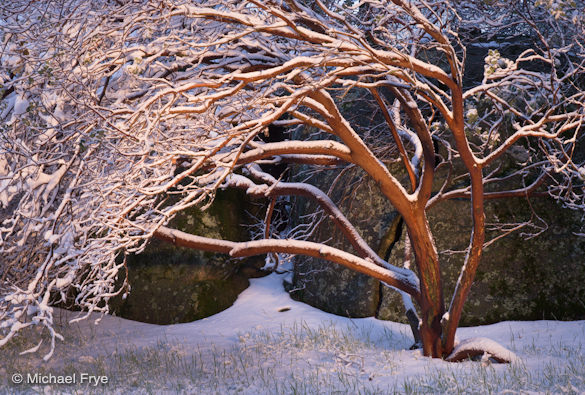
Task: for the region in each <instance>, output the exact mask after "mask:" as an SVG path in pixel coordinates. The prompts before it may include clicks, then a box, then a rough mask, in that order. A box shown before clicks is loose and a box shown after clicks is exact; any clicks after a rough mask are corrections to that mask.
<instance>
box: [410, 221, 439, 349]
mask: <svg viewBox="0 0 585 395" xmlns="http://www.w3.org/2000/svg"><path fill="white" fill-rule="evenodd" d="M405 221H406V222H407V225H408V232H409V236H410V239H411V242H412V248H413V250H414V255H415V262H416V265H417V268H418V271H419V277H420V289H421V296H420V301H419V303H420V307H421V315H422V316H421V320H422V323H421V328H420V332H421V337H422V343H423V353H424V355H425V356H430V357H433V358H441V357H443V346H442V331H443V329H442V326H441V319H442V318H443V314H444V313H445V306H444V303H443V285H442V281H441V271H440V268H439V257H438V254H437V249H436V247H435V242H434V240H433V236H432V234H431V230H430V227H429V223H428V221H427V217H426V214H425V212H424V210H420V211H416V212H414V213H413V215H412V216H411V217H410V218H408V219H406V218H405Z"/></svg>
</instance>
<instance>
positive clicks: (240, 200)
mask: <svg viewBox="0 0 585 395" xmlns="http://www.w3.org/2000/svg"><path fill="white" fill-rule="evenodd" d="M246 210H248V211H250V210H254V206H253V205H252V203H251V202H250V200H249V199H247V197H246V196H245V194H244V193H242V192H241V191H237V190H228V191H218V193H217V196H216V198H215V200H214V202H213V204H212V205H211V206H210V207H209V208H208V209H207V210H205V211H201V210H200V209H199V208H197V207H192V208H189V209H187V210H185V211H183V212H181V213H180V214H178V215H177V216H176V217H175V218H174V219H173V220H172V221H171V223H170V224H169V227H171V228H175V229H179V230H182V231H184V232H187V233H191V234H195V235H199V236H206V237H213V238H218V239H223V240H232V241H243V240H246V239H247V238H248V237H249V236H248V234H247V231H246V228H245V227H244V226H242V224H245V223H246V221H247V217H246V214H245V212H246ZM127 262H128V263H127V266H128V282H129V283H130V286H131V290H130V293H129V294H128V296H127V298H126V299H122V298H121V297H116V298H114V299H112V300H110V303H109V304H110V309H111V310H112V312H114V313H115V314H116V315H119V316H121V317H124V318H128V319H132V320H136V321H142V322H149V323H153V324H173V323H179V322H189V321H193V320H196V319H200V318H204V317H207V316H210V315H212V314H216V313H218V312H220V311H222V310H225V309H226V308H228V307H230V306H231V305H232V304H233V302H234V301H235V300H236V298H237V296H238V295H239V294H240V293H241V292H242V291H243V290H244V289H246V288H247V287H248V285H249V282H248V278H249V277H257V276H261V275H263V273H262V272H260V270H259V268H260V267H261V266H262V265H263V258H262V257H251V258H247V259H233V258H231V257H229V256H228V255H225V254H215V253H210V252H203V251H199V250H193V249H189V248H183V247H176V246H174V245H171V244H168V243H165V242H162V241H160V240H157V239H153V240H151V241H150V243H149V245H148V246H147V247H146V249H145V250H144V252H143V253H141V254H139V255H135V256H129V257H128V259H127Z"/></svg>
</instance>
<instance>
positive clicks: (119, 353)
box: [0, 274, 585, 394]
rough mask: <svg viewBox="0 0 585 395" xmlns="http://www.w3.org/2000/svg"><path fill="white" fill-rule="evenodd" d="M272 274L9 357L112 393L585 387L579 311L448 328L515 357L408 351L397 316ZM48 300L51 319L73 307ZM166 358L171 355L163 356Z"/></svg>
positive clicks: (77, 327) (84, 327)
mask: <svg viewBox="0 0 585 395" xmlns="http://www.w3.org/2000/svg"><path fill="white" fill-rule="evenodd" d="M282 279H283V276H282V275H276V274H271V275H269V276H267V277H264V278H261V279H252V280H250V281H251V285H250V287H249V288H248V289H246V290H245V291H244V292H242V293H241V294H240V296H239V297H238V299H237V300H236V302H235V303H234V305H233V306H232V307H230V308H228V309H227V310H225V311H223V312H221V313H218V314H216V315H213V316H211V317H208V318H204V319H202V320H199V321H194V322H190V323H184V324H175V325H167V326H159V325H152V324H145V323H139V322H135V321H129V320H125V319H122V318H119V317H113V316H109V315H106V316H104V317H103V318H102V319H101V320H100V322H99V324H98V325H94V319H96V318H98V317H99V315H97V314H95V313H92V315H91V317H92V318H90V319H88V320H85V321H81V322H79V323H76V324H74V325H72V327H70V328H69V330H68V329H66V328H65V327H64V328H62V333H63V331H65V332H67V331H69V332H70V333H69V335H66V340H65V342H64V343H60V344H58V345H57V349H56V352H55V355H54V356H53V357H52V358H51V360H49V361H48V362H46V363H43V362H42V361H40V355H42V354H43V352H42V350H43V347H40V349H41V350H40V351H39V353H37V354H34V353H33V354H27V355H26V356H25V355H18V356H16V357H15V358H16V359H17V363H16V364H15V366H20V365H22V366H26V369H28V371H27V372H32V373H34V372H35V370H34V369H35V368H34V367H31V366H34V364H35V363H36V364H38V369H43V371H45V372H48V373H51V374H58V373H59V372H60V371H63V370H62V369H64V367H67V366H68V369H69V371H70V370H71V366H74V367H77V369H79V372H81V373H84V372H85V373H87V372H90V373H91V372H92V369H94V370H96V369H97V370H96V371H99V372H100V373H99V374H103V372H104V371H105V373H106V374H107V375H109V377H110V383H109V384H107V385H108V386H109V387H108V388H106V389H107V392H114V393H145V392H154V393H160V392H172V393H175V392H177V393H193V392H197V393H202V394H206V393H228V394H229V393H244V394H264V393H266V394H269V393H275V392H277V393H281V392H282V393H292V392H294V391H295V390H299V387H298V386H300V389H301V390H302V391H300V392H301V393H332V392H335V391H339V392H340V393H357V392H365V391H371V392H376V391H378V392H380V393H389V392H394V391H398V392H409V391H414V392H440V393H448V392H451V393H454V392H465V391H467V390H469V391H471V392H488V390H489V391H490V392H505V391H508V390H509V391H512V392H533V393H540V392H546V391H549V392H553V393H558V392H577V393H579V392H581V393H582V392H583V391H585V368H584V367H583V366H584V365H585V364H584V362H585V349H584V348H583V347H582V343H581V339H583V337H584V335H585V321H574V322H556V321H536V322H501V323H497V324H493V325H486V326H479V327H471V328H460V329H459V331H458V337H459V338H460V339H472V338H477V337H482V338H489V339H491V340H486V339H482V340H481V342H483V345H484V346H485V345H486V344H487V346H488V347H489V348H490V349H491V350H495V351H494V352H497V351H498V350H497V349H498V348H500V350H499V352H508V351H507V350H510V351H512V352H513V353H515V355H516V356H517V358H513V359H514V362H513V363H512V364H496V363H493V362H492V359H490V358H488V357H490V355H487V356H484V357H483V358H481V361H477V362H474V361H465V362H461V363H450V362H446V361H443V360H437V359H431V358H426V357H423V356H422V355H421V352H420V350H409V349H408V348H409V347H410V345H411V344H412V342H413V341H412V337H411V334H410V329H409V327H408V325H405V324H399V323H394V322H389V321H381V320H377V319H374V318H361V319H349V318H344V317H339V316H335V315H332V314H328V313H325V312H322V311H320V310H318V309H315V308H313V307H310V306H308V305H306V304H304V303H300V302H297V301H294V300H292V299H291V298H290V296H289V295H288V293H286V292H285V291H284V289H283V286H282ZM55 310H56V321H57V322H65V321H66V320H69V319H72V318H75V317H76V316H77V314H78V313H72V312H68V311H65V310H58V309H55ZM71 328H74V329H71ZM81 334H83V335H81ZM68 337H69V340H68V339H67V338H68ZM72 337H73V339H72ZM80 338H83V339H82V340H80ZM460 344H461V345H465V344H467V345H471V346H473V345H474V344H477V340H467V341H461V342H460ZM45 347H47V346H45ZM504 348H505V349H504ZM506 349H507V350H506ZM20 351H22V350H20ZM173 358H175V359H177V360H179V361H182V362H181V363H179V364H177V365H173V362H172V360H174V359H173ZM25 359H26V360H27V362H26V363H24V362H23V363H19V362H22V361H24V360H25ZM35 361H36V362H35ZM149 361H150V362H149ZM152 361H154V362H152ZM185 361H187V363H186V365H185ZM218 361H219V362H218ZM165 364H166V365H165ZM169 364H170V365H169ZM116 366H118V367H119V368H120V369H118V368H116ZM122 366H124V368H123V369H122V368H121V367H122ZM165 366H166V367H165ZM9 369H10V367H8V365H6V364H4V365H3V363H2V362H0V377H2V376H5V377H6V378H8V377H9V375H8V373H11V372H12V370H9ZM31 369H32V370H31ZM60 369H61V370H60ZM108 369H110V370H108ZM184 369H187V370H188V374H187V376H189V375H191V376H189V377H187V376H186V374H185V371H184ZM161 370H162V372H161ZM27 372H24V373H27ZM20 373H23V372H20ZM96 374H97V373H96ZM160 375H162V376H160ZM132 377H139V378H140V379H131V378H132ZM7 380H8V379H7ZM2 388H3V387H2V381H0V392H2ZM100 388H101V389H100ZM32 389H33V390H35V391H41V392H42V390H43V388H38V387H33V388H32ZM53 389H54V390H59V387H58V386H54V388H53ZM44 390H45V393H47V391H46V390H47V388H44ZM61 390H63V388H61ZM65 390H67V391H69V390H70V388H69V389H65ZM97 390H100V391H103V390H104V388H103V387H99V388H98V389H96V391H97ZM48 393H51V391H49V392H48Z"/></svg>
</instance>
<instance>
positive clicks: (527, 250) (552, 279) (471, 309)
mask: <svg viewBox="0 0 585 395" xmlns="http://www.w3.org/2000/svg"><path fill="white" fill-rule="evenodd" d="M530 203H531V204H532V206H533V208H534V210H535V212H536V213H537V214H538V215H539V216H540V218H541V219H542V220H544V222H546V224H547V225H548V229H547V230H546V231H545V232H543V233H542V234H541V235H539V236H537V237H535V238H531V239H528V240H526V239H525V238H524V237H523V236H522V231H519V232H515V233H513V234H511V235H508V236H506V237H504V238H502V239H500V240H498V241H496V242H494V243H493V244H492V245H490V246H489V247H487V248H486V249H485V250H484V255H483V258H482V261H481V264H480V266H479V268H478V271H477V275H476V278H475V281H474V284H473V286H472V288H471V291H470V295H469V298H468V299H467V302H466V304H465V306H464V311H463V316H462V325H478V324H488V323H493V322H498V321H504V320H539V319H558V320H572V319H584V318H585V304H584V303H585V239H584V238H582V237H578V236H575V235H574V234H573V232H575V231H577V230H578V229H579V225H580V223H581V216H580V214H579V213H576V212H574V211H571V210H567V209H563V208H562V207H561V206H560V205H558V204H557V203H556V202H555V201H553V200H552V199H548V198H534V199H532V200H531V202H530ZM453 213H458V215H453ZM469 213H470V205H469V202H466V201H458V200H455V201H448V202H443V203H441V204H440V205H438V206H437V207H434V208H433V209H432V210H431V211H430V212H429V221H430V223H431V229H432V231H433V234H434V236H435V241H436V243H437V249H438V250H439V252H440V259H441V269H442V275H443V282H444V287H445V296H446V297H450V296H451V295H452V293H453V289H454V287H455V282H456V281H457V277H458V275H459V270H460V268H461V265H462V263H463V259H464V253H461V252H459V253H451V252H450V251H463V250H464V249H465V248H466V246H467V244H468V241H469V240H468V237H469V230H470V229H471V219H470V214H469ZM530 216H531V214H530V209H529V205H528V204H527V202H526V200H525V199H520V198H516V199H505V200H500V201H492V202H489V203H488V204H487V207H486V219H487V222H488V223H490V222H495V218H496V217H497V218H498V219H499V221H500V222H501V223H502V222H520V221H522V220H526V219H529V218H530ZM525 231H527V230H525ZM404 236H405V235H404V234H403V235H402V238H401V240H403V239H404ZM495 236H497V233H496V232H488V235H487V239H488V240H489V239H491V238H493V237H495ZM402 251H403V243H399V244H398V245H397V246H396V249H395V251H394V253H393V257H392V259H393V263H395V264H396V263H398V261H399V257H400V256H402ZM445 303H446V305H448V303H449V300H448V299H447V300H445ZM378 316H379V318H383V319H391V320H398V319H400V320H402V321H404V312H403V309H402V306H401V302H400V298H399V296H398V295H397V294H396V293H395V292H393V291H391V290H387V289H385V290H384V292H383V298H382V303H381V307H380V310H379V315H378Z"/></svg>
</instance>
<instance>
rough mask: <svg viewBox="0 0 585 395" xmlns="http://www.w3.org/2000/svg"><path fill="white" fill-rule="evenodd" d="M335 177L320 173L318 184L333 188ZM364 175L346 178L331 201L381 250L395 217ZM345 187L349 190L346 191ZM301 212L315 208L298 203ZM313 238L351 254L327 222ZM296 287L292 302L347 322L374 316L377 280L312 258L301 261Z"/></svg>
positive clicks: (355, 173)
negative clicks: (312, 307)
mask: <svg viewBox="0 0 585 395" xmlns="http://www.w3.org/2000/svg"><path fill="white" fill-rule="evenodd" d="M337 175H338V174H337V173H336V172H328V173H322V174H320V175H319V184H320V185H332V184H333V183H334V180H335V178H336V177H337ZM362 176H363V174H362V173H361V172H359V171H357V170H354V171H349V172H346V173H345V174H343V175H342V177H341V179H340V180H341V181H339V180H338V181H339V187H337V188H335V189H334V190H333V194H332V196H331V198H332V199H333V201H335V202H339V201H342V203H341V204H340V207H341V210H342V211H343V212H344V213H346V215H347V213H349V215H348V218H349V220H350V221H351V222H352V223H353V224H354V226H356V228H357V229H358V230H359V231H360V234H361V236H362V237H363V238H364V240H365V241H366V242H367V243H368V244H369V245H370V246H377V244H378V243H379V240H380V239H381V238H382V236H383V234H384V232H385V231H386V226H387V225H388V224H389V223H390V222H391V221H392V219H393V218H394V217H395V216H396V213H395V212H393V211H392V207H391V206H389V205H388V202H387V201H386V200H385V199H384V198H383V197H382V196H381V195H380V194H378V193H376V192H374V193H372V190H371V188H377V187H376V186H375V185H373V184H374V183H373V182H371V181H368V180H367V179H364V180H362ZM347 186H349V188H350V189H351V191H349V192H347V191H346V190H345V187H347ZM344 197H346V199H343V198H344ZM347 197H348V198H347ZM297 209H298V211H301V212H302V213H308V212H311V211H312V210H314V209H315V206H314V204H313V203H312V202H310V201H307V200H305V199H299V202H298V207H297ZM315 238H316V239H318V240H322V241H325V240H329V241H328V242H327V244H329V245H332V246H335V247H338V248H341V249H344V250H348V251H352V249H351V246H350V244H349V242H348V241H347V240H346V239H345V238H344V236H343V234H342V233H341V232H340V231H339V230H338V229H337V228H336V227H335V225H334V224H333V222H331V221H330V220H328V219H326V220H325V221H323V222H322V223H321V225H320V226H319V228H318V230H317V232H316V235H315ZM374 248H375V247H374ZM292 288H293V289H294V291H292V292H291V295H292V296H293V297H294V298H297V299H298V300H302V301H303V302H306V303H308V304H310V305H312V306H315V307H317V308H319V309H321V310H325V311H327V312H330V313H334V314H339V315H344V316H349V317H356V318H357V317H368V316H373V315H376V311H377V309H378V304H379V301H380V300H379V299H380V291H379V288H380V285H379V282H378V281H377V280H375V279H373V278H371V277H368V276H366V275H363V274H359V273H356V272H354V271H352V270H349V269H346V268H344V267H342V266H339V265H337V264H335V263H331V262H328V261H324V260H321V259H316V258H310V257H301V256H299V257H297V259H296V261H295V268H294V276H293V287H292Z"/></svg>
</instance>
